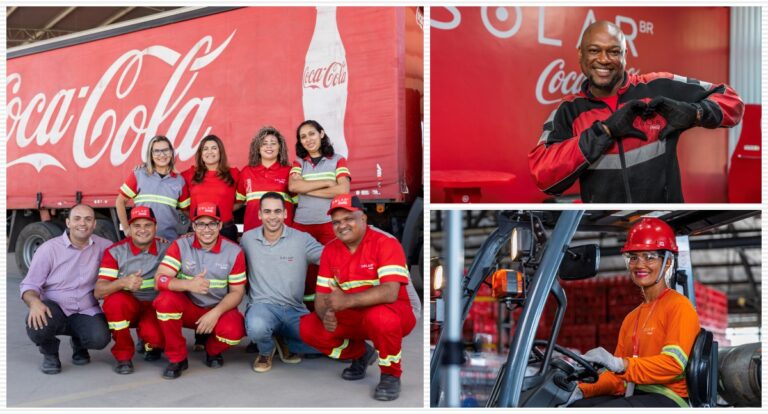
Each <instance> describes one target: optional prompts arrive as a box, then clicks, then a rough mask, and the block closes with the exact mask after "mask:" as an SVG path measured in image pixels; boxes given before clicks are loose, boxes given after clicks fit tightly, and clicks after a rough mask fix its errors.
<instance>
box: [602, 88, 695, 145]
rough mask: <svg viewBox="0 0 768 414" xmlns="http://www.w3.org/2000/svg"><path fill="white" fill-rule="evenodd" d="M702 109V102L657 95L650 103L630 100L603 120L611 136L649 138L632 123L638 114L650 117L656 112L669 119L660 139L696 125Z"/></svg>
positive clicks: (644, 117)
mask: <svg viewBox="0 0 768 414" xmlns="http://www.w3.org/2000/svg"><path fill="white" fill-rule="evenodd" d="M700 110H701V105H700V104H691V103H688V102H680V101H676V100H674V99H670V98H667V97H664V96H657V97H655V98H653V99H652V100H651V101H650V102H648V103H645V102H643V101H639V100H634V101H630V102H628V103H627V104H626V105H624V106H622V107H621V108H619V110H617V111H616V112H614V113H613V115H611V116H610V117H609V118H608V119H606V120H605V121H603V124H604V125H605V126H606V127H607V128H608V130H609V131H610V136H611V137H614V138H615V137H627V136H629V137H636V138H640V139H642V140H647V139H648V138H647V137H646V135H645V133H644V132H642V131H640V130H639V129H637V128H635V127H634V126H633V125H632V123H633V122H634V121H635V118H636V117H638V116H640V117H641V118H642V119H649V118H652V117H653V116H654V114H659V115H661V116H662V117H663V118H664V119H665V120H666V121H667V125H666V126H665V127H664V128H663V129H662V130H661V131H660V132H659V139H664V138H666V137H667V136H669V134H671V133H673V132H675V131H684V130H686V129H688V128H691V127H693V126H696V124H697V113H698V112H699V111H700Z"/></svg>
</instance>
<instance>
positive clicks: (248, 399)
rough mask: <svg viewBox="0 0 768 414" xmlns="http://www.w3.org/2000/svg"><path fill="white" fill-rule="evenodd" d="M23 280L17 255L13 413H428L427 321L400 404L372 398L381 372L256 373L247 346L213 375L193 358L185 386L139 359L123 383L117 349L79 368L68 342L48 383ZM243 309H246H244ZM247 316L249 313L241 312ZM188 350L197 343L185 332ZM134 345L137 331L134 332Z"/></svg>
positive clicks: (413, 338)
mask: <svg viewBox="0 0 768 414" xmlns="http://www.w3.org/2000/svg"><path fill="white" fill-rule="evenodd" d="M21 280H22V277H21V274H20V273H19V271H18V269H17V268H16V264H15V261H14V258H13V255H12V254H9V255H7V279H6V288H7V313H6V315H7V319H6V320H7V324H8V326H7V327H6V328H7V330H6V332H7V336H6V339H7V349H6V352H7V383H6V384H7V407H9V408H14V407H110V408H112V407H115V408H119V407H217V408H219V407H221V408H224V407H371V408H388V407H423V404H424V384H423V378H424V363H423V358H424V344H423V337H424V335H423V320H422V321H419V323H417V325H416V327H415V328H414V330H413V331H412V332H411V334H410V335H409V336H408V337H406V338H405V339H404V341H403V357H402V361H403V377H402V379H401V380H402V391H401V394H400V398H399V399H397V400H395V401H390V402H380V401H376V400H374V399H373V398H372V395H373V389H374V387H375V386H376V384H377V383H378V380H379V372H378V368H377V366H376V365H373V366H371V367H369V369H368V373H367V375H366V377H365V378H364V379H363V380H360V381H345V380H343V379H342V378H341V376H340V375H341V371H342V370H343V369H344V368H345V367H346V366H347V365H348V364H347V363H342V362H339V361H335V360H331V359H329V358H318V359H311V360H304V361H302V362H301V363H300V364H297V365H288V364H284V363H282V362H281V361H280V360H279V358H275V362H274V365H273V367H272V370H271V371H270V372H267V373H263V374H260V373H255V372H253V371H252V370H251V362H252V361H253V358H254V355H255V354H247V353H245V346H246V345H247V343H248V340H247V338H243V341H242V342H241V344H240V345H238V346H235V347H234V348H231V349H230V350H228V351H226V352H225V353H224V361H225V364H224V367H223V368H221V369H211V368H208V367H206V366H205V364H204V363H203V359H204V353H192V352H190V355H189V365H190V366H189V369H188V370H187V371H184V373H183V375H182V376H181V378H179V379H176V380H173V381H169V380H164V379H162V378H161V374H162V370H163V368H164V367H165V365H166V364H167V361H166V360H165V358H163V359H162V360H160V361H155V362H146V361H144V360H143V356H142V355H138V354H137V355H136V357H135V358H134V360H133V362H134V366H135V368H136V371H135V372H134V373H133V374H131V375H117V374H115V373H114V372H113V371H112V367H113V365H114V358H113V357H112V354H111V353H110V352H109V349H110V348H111V347H112V345H111V344H110V345H108V346H107V348H105V349H103V350H101V351H90V352H91V363H90V364H88V365H85V366H75V365H73V364H72V362H71V360H70V357H71V355H72V350H71V348H70V346H69V340H68V338H67V337H60V339H62V344H61V348H60V357H61V362H62V372H61V373H60V374H58V375H45V374H43V373H42V372H40V370H39V365H40V363H41V361H42V355H41V354H40V353H39V352H38V350H37V347H36V346H35V345H34V344H33V343H32V342H31V341H30V340H29V338H28V337H27V335H26V332H25V328H24V318H25V317H26V313H27V307H26V305H24V303H23V302H22V301H21V299H20V298H19V293H18V292H19V284H20V282H21ZM241 306H242V305H241ZM241 310H242V309H241ZM185 332H186V334H187V343H188V344H191V343H192V342H193V334H192V331H191V330H188V329H185ZM133 334H134V338H135V331H134V333H133Z"/></svg>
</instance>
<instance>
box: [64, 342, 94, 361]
mask: <svg viewBox="0 0 768 414" xmlns="http://www.w3.org/2000/svg"><path fill="white" fill-rule="evenodd" d="M69 344H70V345H72V363H73V364H75V365H86V364H88V363H89V362H91V354H89V353H88V349H87V348H85V347H82V346H80V344H79V343H78V342H77V341H75V338H70V340H69Z"/></svg>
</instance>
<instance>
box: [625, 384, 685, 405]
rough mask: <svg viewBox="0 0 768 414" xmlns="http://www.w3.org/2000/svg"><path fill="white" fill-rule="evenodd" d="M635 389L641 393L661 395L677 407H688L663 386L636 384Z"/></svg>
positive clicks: (679, 397) (680, 398)
mask: <svg viewBox="0 0 768 414" xmlns="http://www.w3.org/2000/svg"><path fill="white" fill-rule="evenodd" d="M637 389H638V390H639V391H643V392H652V393H654V394H661V395H663V396H665V397H667V398H669V399H670V400H672V401H674V402H675V403H676V404H677V405H679V406H681V407H688V403H686V402H685V400H684V399H683V398H682V397H681V396H679V395H677V394H675V392H674V391H672V390H670V389H669V388H667V387H665V386H663V385H657V384H637Z"/></svg>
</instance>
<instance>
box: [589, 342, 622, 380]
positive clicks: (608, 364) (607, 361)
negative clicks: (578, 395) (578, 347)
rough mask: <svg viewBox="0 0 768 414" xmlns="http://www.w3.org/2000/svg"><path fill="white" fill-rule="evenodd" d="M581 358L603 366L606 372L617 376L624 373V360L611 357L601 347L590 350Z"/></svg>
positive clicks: (611, 355)
mask: <svg viewBox="0 0 768 414" xmlns="http://www.w3.org/2000/svg"><path fill="white" fill-rule="evenodd" d="M582 357H583V358H584V359H586V360H587V361H589V362H596V363H598V364H600V365H602V366H604V367H605V368H606V369H607V370H608V371H611V372H615V373H617V374H621V373H622V372H624V360H623V359H621V358H617V357H615V356H613V354H611V353H610V352H608V351H606V350H605V348H603V347H602V346H599V347H597V348H595V349H590V350H589V351H587V353H586V354H584V355H582Z"/></svg>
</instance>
